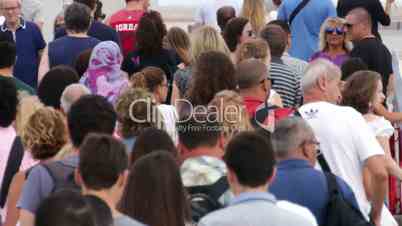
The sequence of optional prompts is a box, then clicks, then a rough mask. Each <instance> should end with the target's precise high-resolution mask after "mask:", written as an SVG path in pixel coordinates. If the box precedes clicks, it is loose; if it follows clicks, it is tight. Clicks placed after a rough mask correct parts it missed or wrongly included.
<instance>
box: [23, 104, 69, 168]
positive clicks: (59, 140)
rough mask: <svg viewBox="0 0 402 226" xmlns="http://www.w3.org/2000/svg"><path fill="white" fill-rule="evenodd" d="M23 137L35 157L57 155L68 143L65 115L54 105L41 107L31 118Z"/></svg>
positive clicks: (45, 157) (43, 157) (41, 157)
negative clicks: (53, 106)
mask: <svg viewBox="0 0 402 226" xmlns="http://www.w3.org/2000/svg"><path fill="white" fill-rule="evenodd" d="M21 138H22V141H23V143H24V145H25V147H26V148H28V149H30V150H31V153H32V157H33V158H34V159H40V160H44V159H48V158H51V157H53V156H55V155H56V154H57V153H58V152H59V151H60V149H61V148H62V147H63V146H64V145H65V144H66V143H67V128H66V125H65V122H64V117H63V115H62V114H61V113H60V112H59V111H57V110H55V109H54V108H52V107H43V108H40V109H39V110H37V111H36V112H35V113H34V114H33V115H32V116H31V117H30V118H29V121H28V122H27V124H26V127H25V128H24V130H23V133H22V136H21Z"/></svg>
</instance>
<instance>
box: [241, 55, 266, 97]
mask: <svg viewBox="0 0 402 226" xmlns="http://www.w3.org/2000/svg"><path fill="white" fill-rule="evenodd" d="M236 79H237V83H238V87H239V90H240V94H241V95H243V94H244V95H246V96H253V97H256V98H259V99H263V100H264V99H265V98H266V97H267V96H269V93H270V91H271V80H270V77H269V71H268V67H267V65H265V64H264V63H263V62H261V61H260V60H257V59H253V58H250V59H247V60H244V61H242V62H240V63H239V65H238V66H237V70H236Z"/></svg>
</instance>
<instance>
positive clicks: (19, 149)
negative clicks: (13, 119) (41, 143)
mask: <svg viewBox="0 0 402 226" xmlns="http://www.w3.org/2000/svg"><path fill="white" fill-rule="evenodd" d="M23 157H24V146H23V145H22V142H21V138H20V137H19V136H16V137H15V139H14V142H13V144H12V146H11V151H10V155H9V156H8V160H7V166H6V170H5V171H4V177H3V181H2V183H1V193H0V207H1V208H3V207H4V205H5V204H6V200H7V195H8V190H9V189H10V184H11V181H12V179H13V177H14V175H15V174H16V173H17V172H18V170H19V169H20V166H21V162H22V158H23Z"/></svg>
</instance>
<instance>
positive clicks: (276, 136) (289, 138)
mask: <svg viewBox="0 0 402 226" xmlns="http://www.w3.org/2000/svg"><path fill="white" fill-rule="evenodd" d="M313 137H314V132H313V129H312V128H311V127H310V126H309V125H308V124H307V122H306V121H305V120H304V119H303V118H301V117H289V118H286V119H283V120H281V121H279V123H278V124H277V125H276V126H275V131H274V133H273V134H272V144H273V147H274V151H275V154H276V155H277V156H278V157H279V158H286V157H288V156H289V155H290V154H292V153H291V152H292V151H294V150H296V149H297V148H298V147H299V146H300V145H301V144H302V143H303V142H305V141H306V140H308V139H311V138H313Z"/></svg>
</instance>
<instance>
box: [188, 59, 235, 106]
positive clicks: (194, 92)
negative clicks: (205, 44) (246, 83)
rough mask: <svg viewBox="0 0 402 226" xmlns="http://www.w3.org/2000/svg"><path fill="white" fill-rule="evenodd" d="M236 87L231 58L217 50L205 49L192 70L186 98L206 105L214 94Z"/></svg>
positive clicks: (197, 103)
mask: <svg viewBox="0 0 402 226" xmlns="http://www.w3.org/2000/svg"><path fill="white" fill-rule="evenodd" d="M236 87H237V82H236V77H235V67H234V65H233V63H232V61H231V59H230V58H229V57H228V56H226V55H225V54H224V53H221V52H218V51H207V52H204V53H202V54H201V55H200V57H199V58H198V60H197V62H196V64H195V68H194V70H193V75H192V80H191V84H190V87H189V90H188V95H187V96H188V99H189V101H190V102H191V103H192V104H193V106H196V105H208V103H209V102H210V101H211V100H212V99H213V98H214V96H215V94H216V93H218V92H219V91H222V90H235V89H236Z"/></svg>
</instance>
